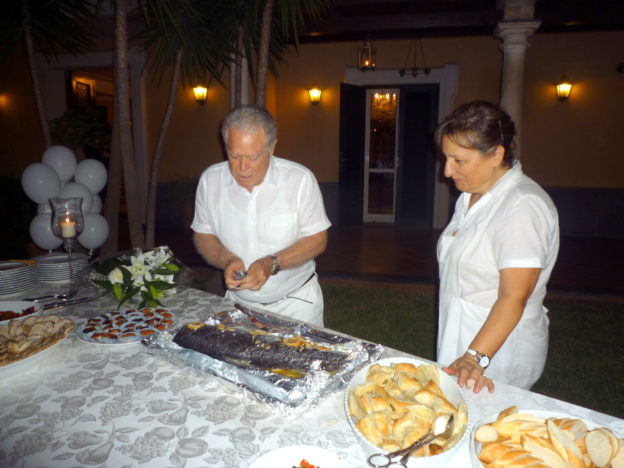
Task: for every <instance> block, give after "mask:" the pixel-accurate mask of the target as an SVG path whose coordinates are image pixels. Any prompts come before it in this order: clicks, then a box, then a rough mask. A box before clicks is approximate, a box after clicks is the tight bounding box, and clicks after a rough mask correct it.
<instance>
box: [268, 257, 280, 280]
mask: <svg viewBox="0 0 624 468" xmlns="http://www.w3.org/2000/svg"><path fill="white" fill-rule="evenodd" d="M270 257H271V261H272V262H273V266H272V267H271V275H277V274H278V273H279V271H280V264H279V262H278V261H277V256H276V255H271V256H270Z"/></svg>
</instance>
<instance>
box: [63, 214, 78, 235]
mask: <svg viewBox="0 0 624 468" xmlns="http://www.w3.org/2000/svg"><path fill="white" fill-rule="evenodd" d="M75 236H76V221H72V220H71V219H69V218H65V219H64V220H63V221H61V237H75Z"/></svg>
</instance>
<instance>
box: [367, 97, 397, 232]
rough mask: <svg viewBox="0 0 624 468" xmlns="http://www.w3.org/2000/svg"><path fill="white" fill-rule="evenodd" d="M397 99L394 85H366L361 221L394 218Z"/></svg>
mask: <svg viewBox="0 0 624 468" xmlns="http://www.w3.org/2000/svg"><path fill="white" fill-rule="evenodd" d="M398 100H399V90H398V89H385V88H384V89H381V88H380V89H369V90H367V92H366V116H367V118H366V130H365V135H366V138H365V148H364V221H365V222H367V221H368V222H370V221H377V222H384V223H393V222H394V217H395V205H396V168H397V165H398V164H397V163H398V158H397V147H398V145H397V137H398V135H397V127H398V124H397V115H398V112H397V110H398Z"/></svg>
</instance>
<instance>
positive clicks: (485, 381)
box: [442, 354, 494, 393]
mask: <svg viewBox="0 0 624 468" xmlns="http://www.w3.org/2000/svg"><path fill="white" fill-rule="evenodd" d="M442 370H443V371H444V372H446V373H447V374H448V375H453V376H457V384H458V385H459V386H460V387H466V388H468V389H472V390H473V391H474V392H475V393H479V392H480V391H481V389H482V388H483V387H487V389H488V391H489V392H490V393H492V392H493V391H494V382H492V380H491V379H489V378H488V377H486V376H485V375H484V369H483V367H481V366H480V365H479V364H478V363H477V360H476V359H475V358H474V357H473V356H471V355H469V354H464V355H463V356H462V357H460V358H458V359H456V360H455V362H453V363H452V364H451V365H450V366H448V367H443V368H442Z"/></svg>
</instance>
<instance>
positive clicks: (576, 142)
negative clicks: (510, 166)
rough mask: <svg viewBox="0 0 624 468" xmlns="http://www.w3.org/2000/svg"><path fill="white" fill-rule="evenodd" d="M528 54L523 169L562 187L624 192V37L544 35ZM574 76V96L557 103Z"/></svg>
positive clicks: (610, 34)
mask: <svg viewBox="0 0 624 468" xmlns="http://www.w3.org/2000/svg"><path fill="white" fill-rule="evenodd" d="M531 44H532V45H531V47H530V48H529V49H528V51H527V64H526V80H527V81H526V86H525V95H524V96H525V104H524V127H523V132H524V142H523V144H524V148H523V163H524V166H525V169H526V171H527V172H528V173H529V174H531V175H532V176H533V177H534V178H535V179H536V180H537V181H538V182H539V183H541V184H543V185H545V186H554V187H604V188H623V187H624V139H623V138H622V132H623V131H624V117H622V109H623V108H624V75H622V74H618V73H617V72H616V66H617V64H618V63H622V62H624V32H623V31H618V32H602V33H575V34H559V35H554V34H538V35H537V36H535V37H534V38H532V39H531ZM563 74H566V75H567V76H568V78H570V80H572V82H573V83H575V84H574V87H573V88H572V93H571V95H570V98H569V99H568V100H567V101H565V102H560V101H559V100H557V99H556V98H555V88H554V83H555V82H556V81H557V80H558V79H559V78H561V76H562V75H563Z"/></svg>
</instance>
